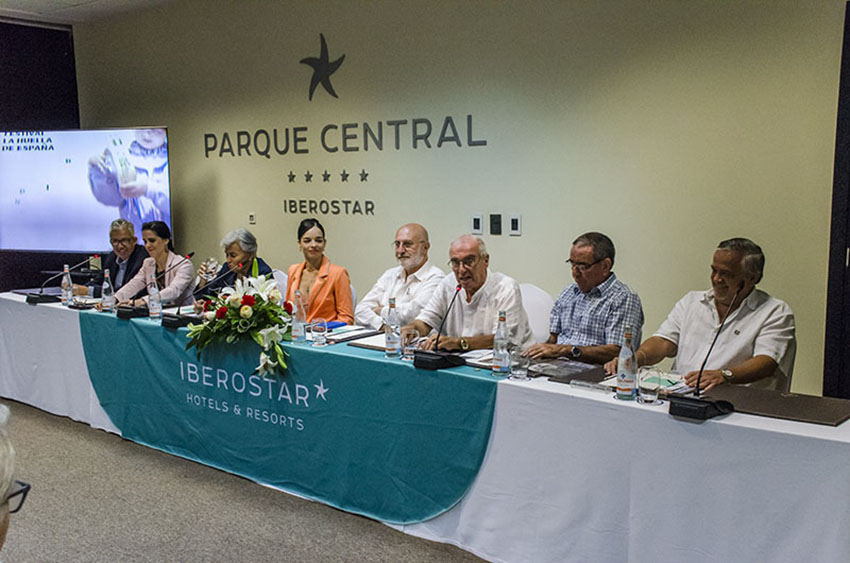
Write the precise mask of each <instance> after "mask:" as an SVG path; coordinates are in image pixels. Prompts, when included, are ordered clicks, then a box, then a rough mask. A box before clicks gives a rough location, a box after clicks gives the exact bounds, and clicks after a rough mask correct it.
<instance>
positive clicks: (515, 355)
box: [508, 346, 531, 381]
mask: <svg viewBox="0 0 850 563" xmlns="http://www.w3.org/2000/svg"><path fill="white" fill-rule="evenodd" d="M510 354H511V374H510V375H509V376H508V379H511V380H513V381H528V380H530V379H531V378H530V377H528V364H529V362H530V361H531V359H530V358H529V357H528V356H523V355H522V346H511V348H510Z"/></svg>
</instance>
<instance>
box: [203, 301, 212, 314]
mask: <svg viewBox="0 0 850 563" xmlns="http://www.w3.org/2000/svg"><path fill="white" fill-rule="evenodd" d="M212 305H213V302H212V301H210V300H209V299H205V300H204V311H209V310H210V309H212Z"/></svg>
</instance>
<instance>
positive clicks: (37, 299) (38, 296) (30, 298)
mask: <svg viewBox="0 0 850 563" xmlns="http://www.w3.org/2000/svg"><path fill="white" fill-rule="evenodd" d="M60 301H62V299H61V298H60V297H57V296H55V295H47V294H44V293H27V303H28V304H30V305H37V304H39V303H59V302H60Z"/></svg>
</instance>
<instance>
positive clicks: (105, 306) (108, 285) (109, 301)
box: [100, 270, 115, 311]
mask: <svg viewBox="0 0 850 563" xmlns="http://www.w3.org/2000/svg"><path fill="white" fill-rule="evenodd" d="M100 296H101V297H102V299H101V301H100V308H101V311H112V309H114V308H115V290H114V289H113V288H112V281H110V279H109V270H104V271H103V286H102V288H101V290H100Z"/></svg>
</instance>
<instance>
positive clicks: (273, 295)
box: [267, 287, 283, 303]
mask: <svg viewBox="0 0 850 563" xmlns="http://www.w3.org/2000/svg"><path fill="white" fill-rule="evenodd" d="M282 298H283V296H282V295H281V294H280V290H279V289H278V288H277V287H273V288H272V290H271V291H269V296H268V299H267V300H268V301H271V302H272V303H277V302H279V301H280V300H281V299H282Z"/></svg>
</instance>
